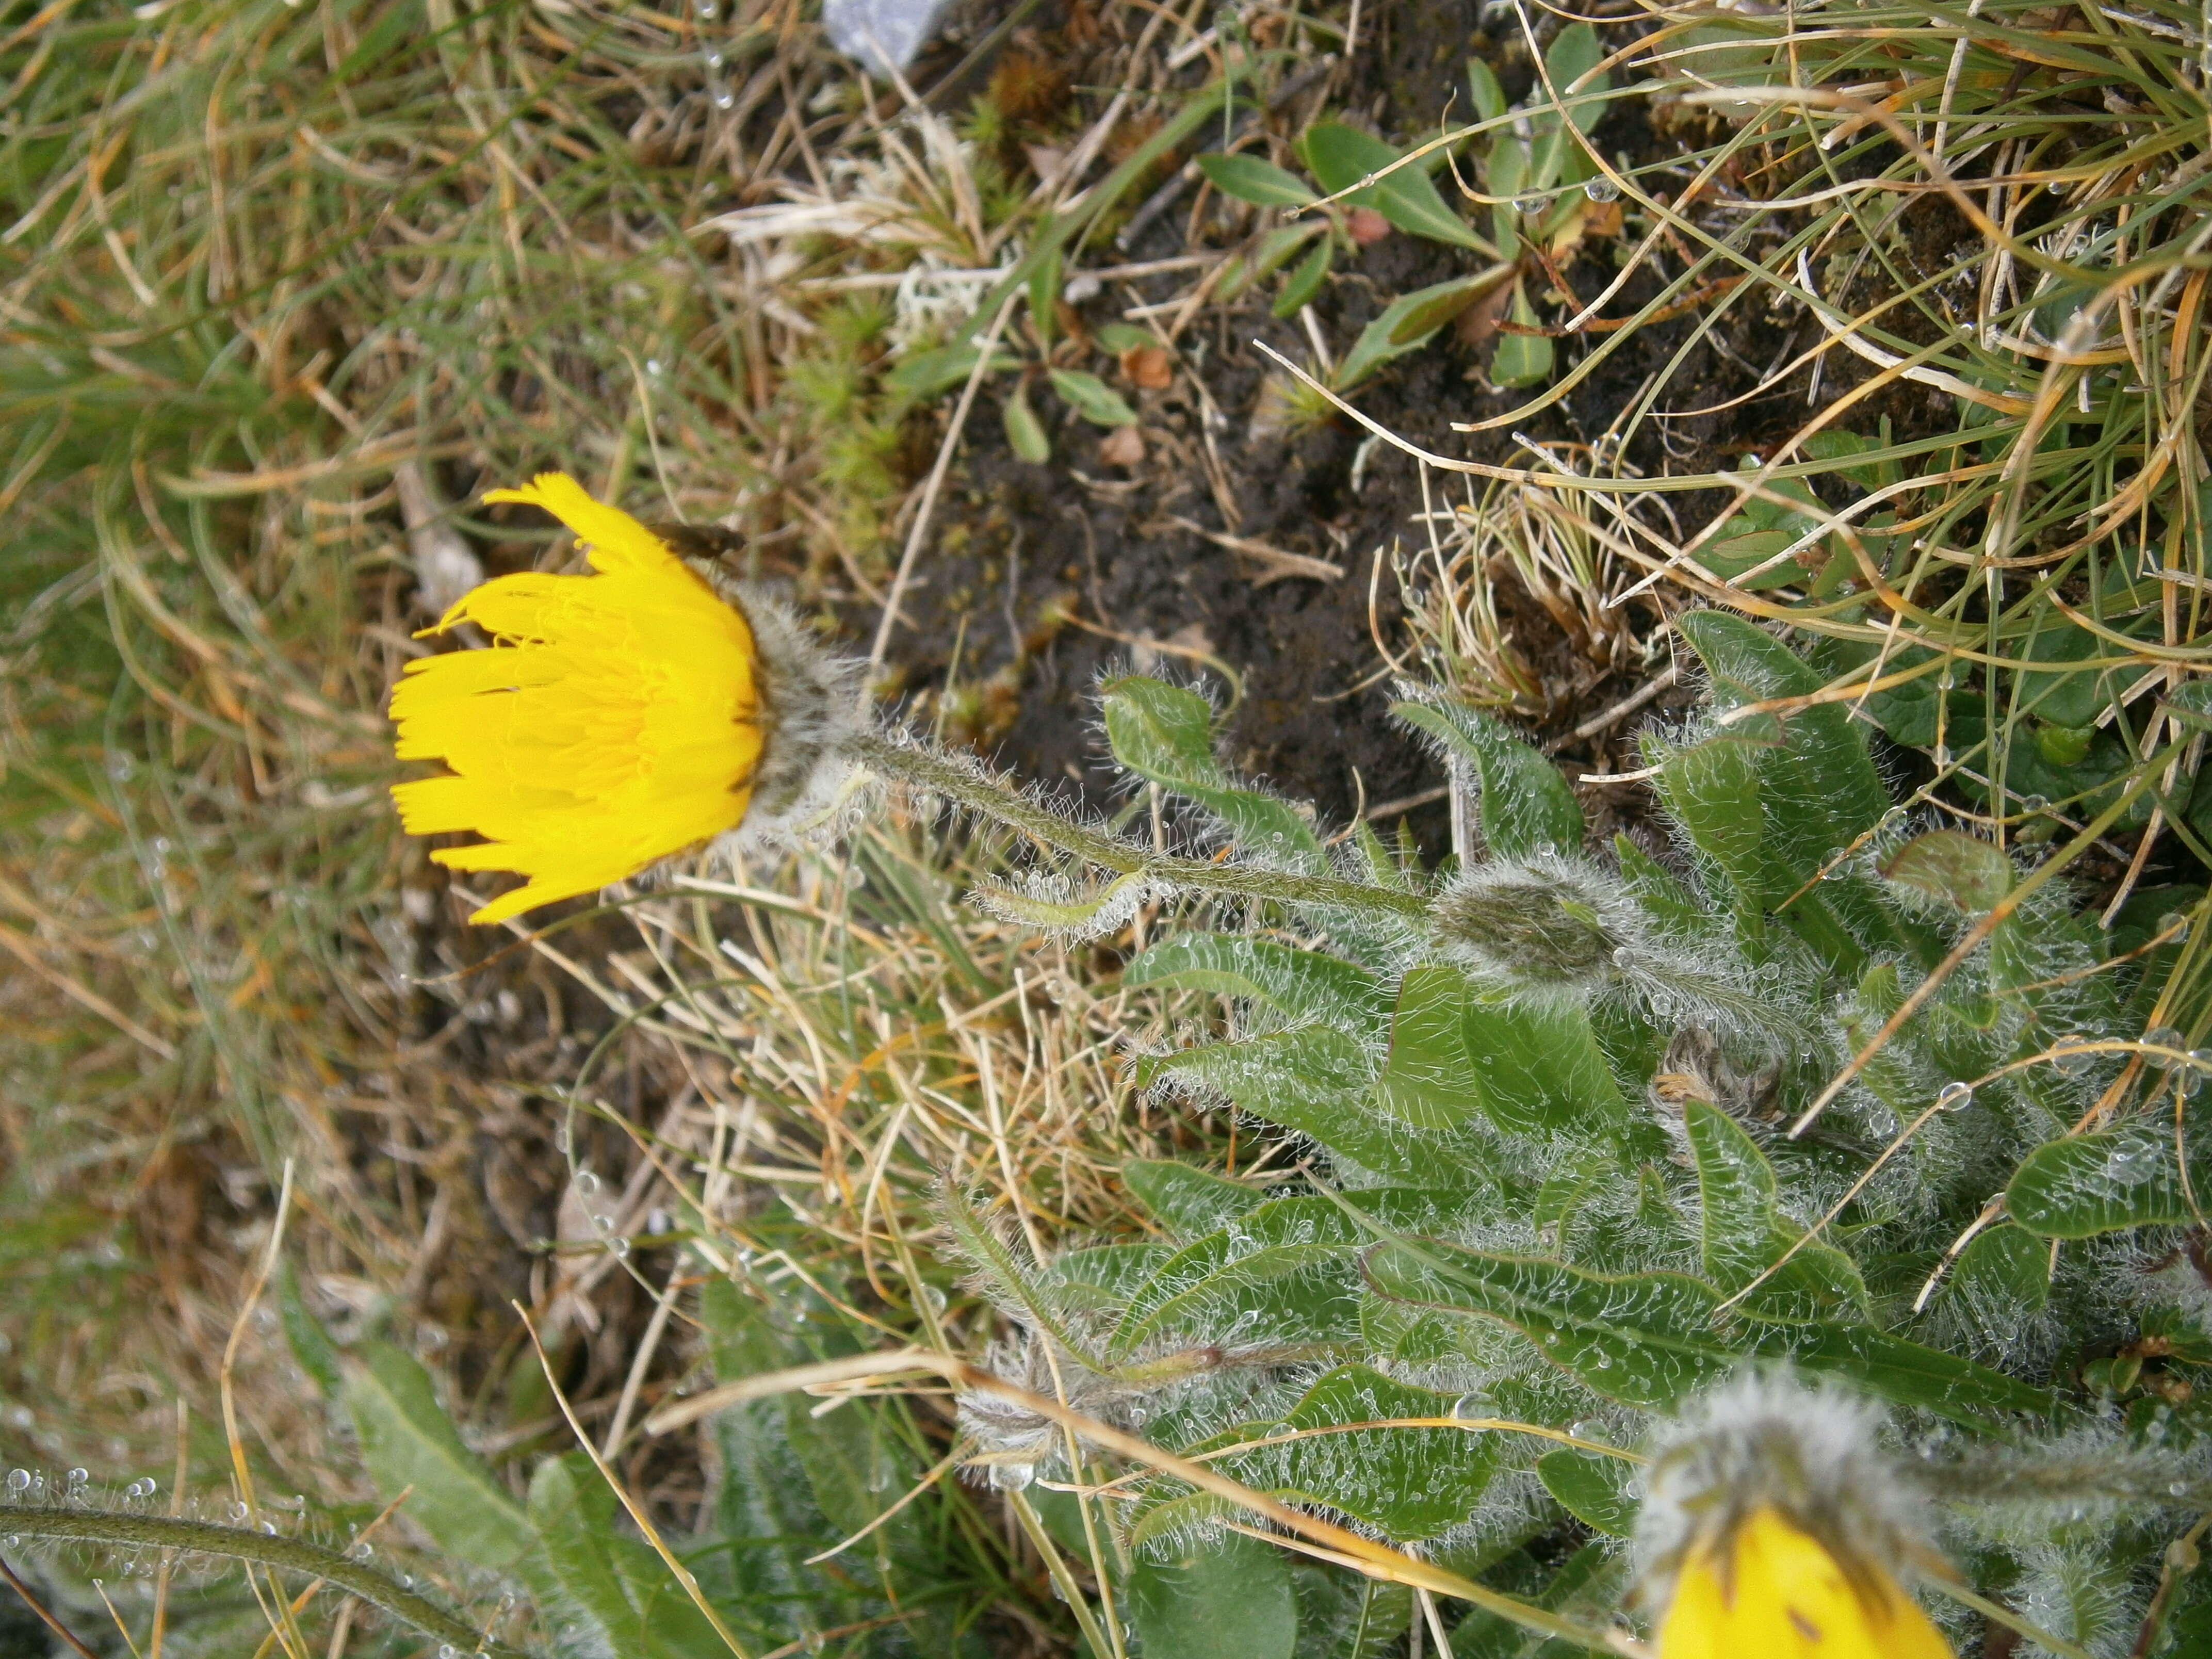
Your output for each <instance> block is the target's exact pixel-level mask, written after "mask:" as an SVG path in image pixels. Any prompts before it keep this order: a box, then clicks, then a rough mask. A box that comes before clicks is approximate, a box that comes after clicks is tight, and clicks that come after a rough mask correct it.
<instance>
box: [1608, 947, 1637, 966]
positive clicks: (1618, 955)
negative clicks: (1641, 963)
mask: <svg viewBox="0 0 2212 1659" xmlns="http://www.w3.org/2000/svg"><path fill="white" fill-rule="evenodd" d="M1635 960H1636V952H1635V951H1632V950H1630V949H1629V948H1628V947H1627V946H1626V945H1615V946H1614V947H1613V966H1614V967H1616V968H1626V967H1627V966H1629V965H1630V964H1631V963H1633V962H1634V961H1635Z"/></svg>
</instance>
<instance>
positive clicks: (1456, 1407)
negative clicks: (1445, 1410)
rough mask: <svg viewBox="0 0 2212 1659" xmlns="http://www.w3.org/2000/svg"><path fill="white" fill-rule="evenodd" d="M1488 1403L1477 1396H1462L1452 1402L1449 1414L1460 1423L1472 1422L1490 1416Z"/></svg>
mask: <svg viewBox="0 0 2212 1659" xmlns="http://www.w3.org/2000/svg"><path fill="white" fill-rule="evenodd" d="M1489 1403H1490V1402H1489V1401H1486V1400H1485V1399H1484V1398H1483V1397H1482V1396H1481V1395H1479V1394H1463V1395H1460V1397H1459V1398H1458V1399H1456V1400H1455V1401H1452V1408H1451V1414H1452V1415H1453V1416H1454V1417H1456V1418H1458V1419H1460V1421H1462V1423H1467V1422H1472V1421H1473V1420H1474V1419H1476V1418H1478V1417H1487V1416H1488V1415H1489V1414H1490V1413H1489Z"/></svg>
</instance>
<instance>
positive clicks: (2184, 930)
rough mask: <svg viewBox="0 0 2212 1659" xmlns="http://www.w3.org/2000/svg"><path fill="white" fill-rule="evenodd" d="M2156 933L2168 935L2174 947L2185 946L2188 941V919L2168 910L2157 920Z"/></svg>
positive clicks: (2177, 911)
mask: <svg viewBox="0 0 2212 1659" xmlns="http://www.w3.org/2000/svg"><path fill="white" fill-rule="evenodd" d="M2158 931H2159V932H2160V933H2166V934H2170V935H2171V936H2172V943H2174V944H2176V945H2183V944H2186V943H2187V942H2188V939H2189V918H2188V917H2187V916H2185V915H2182V914H2181V912H2180V911H2179V910H2169V911H2167V912H2166V914H2165V915H2162V916H2160V918H2159V919H2158Z"/></svg>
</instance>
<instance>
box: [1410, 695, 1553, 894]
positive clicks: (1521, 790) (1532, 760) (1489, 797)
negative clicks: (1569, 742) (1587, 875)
mask: <svg viewBox="0 0 2212 1659" xmlns="http://www.w3.org/2000/svg"><path fill="white" fill-rule="evenodd" d="M1390 713H1391V714H1392V715H1393V716H1394V717H1395V718H1396V719H1398V720H1403V721H1404V722H1405V723H1406V724H1407V725H1408V726H1413V728H1414V729H1415V730H1417V731H1419V732H1422V733H1424V734H1425V735H1426V736H1428V737H1430V738H1434V739H1435V740H1436V742H1437V746H1438V747H1439V748H1441V749H1442V750H1443V751H1444V752H1445V753H1446V754H1447V755H1449V756H1452V757H1456V758H1457V759H1459V760H1461V761H1463V762H1464V763H1466V764H1467V765H1468V767H1469V769H1471V770H1472V771H1473V773H1474V776H1475V778H1476V779H1477V780H1478V781H1480V785H1481V789H1482V838H1483V840H1484V841H1485V842H1487V843H1489V847H1490V850H1491V852H1492V853H1493V854H1496V855H1497V856H1498V857H1499V858H1506V859H1522V858H1528V857H1529V856H1530V855H1531V854H1535V853H1538V852H1541V851H1546V850H1553V849H1556V850H1557V851H1559V852H1563V853H1571V852H1574V851H1575V850H1577V848H1580V847H1581V846H1582V842H1583V809H1582V805H1581V804H1580V803H1579V802H1577V800H1576V799H1575V794H1574V791H1573V790H1571V789H1570V788H1569V787H1567V781H1566V780H1565V778H1563V777H1561V776H1560V775H1559V768H1558V767H1556V766H1554V765H1553V764H1552V763H1551V762H1549V761H1547V760H1546V759H1545V758H1544V757H1542V756H1541V755H1540V754H1538V753H1537V752H1536V751H1535V750H1534V749H1531V748H1530V747H1529V746H1528V744H1525V743H1523V742H1522V741H1521V740H1520V739H1519V738H1516V737H1515V736H1514V735H1513V734H1512V733H1511V732H1509V731H1507V730H1506V728H1505V727H1504V725H1503V724H1501V723H1500V722H1499V721H1498V720H1494V719H1492V717H1491V716H1490V715H1488V714H1484V713H1483V712H1482V711H1481V710H1480V709H1479V708H1469V707H1468V706H1467V705H1466V704H1464V703H1458V702H1449V701H1445V700H1441V699H1440V700H1438V701H1437V702H1395V703H1393V704H1391V705H1390Z"/></svg>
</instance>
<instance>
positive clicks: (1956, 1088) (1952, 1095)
mask: <svg viewBox="0 0 2212 1659" xmlns="http://www.w3.org/2000/svg"><path fill="white" fill-rule="evenodd" d="M1973 1098H1974V1085H1972V1084H1971V1083H1955V1082H1954V1083H1947V1084H1945V1085H1943V1086H1942V1088H1940V1089H1938V1090H1937V1091H1936V1110H1937V1111H1939V1112H1958V1111H1964V1110H1965V1109H1966V1107H1967V1106H1968V1105H1969V1104H1970V1103H1972V1100H1973Z"/></svg>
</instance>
